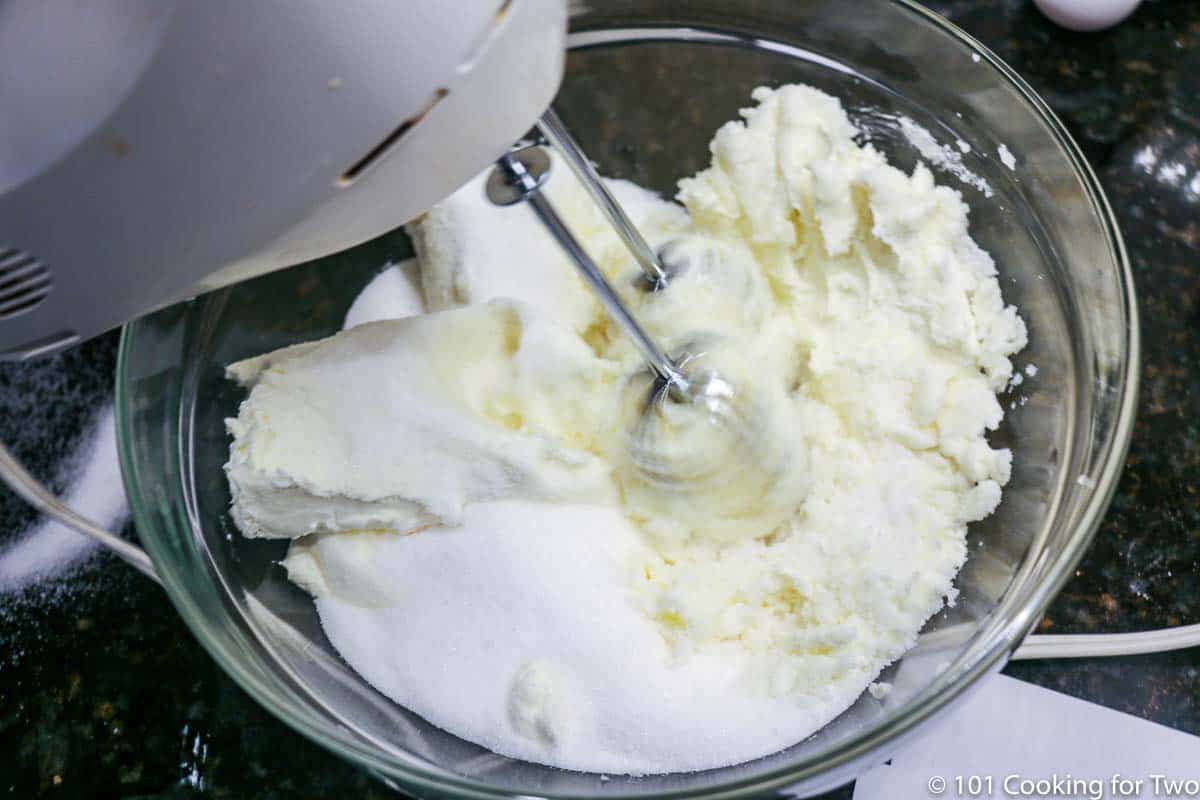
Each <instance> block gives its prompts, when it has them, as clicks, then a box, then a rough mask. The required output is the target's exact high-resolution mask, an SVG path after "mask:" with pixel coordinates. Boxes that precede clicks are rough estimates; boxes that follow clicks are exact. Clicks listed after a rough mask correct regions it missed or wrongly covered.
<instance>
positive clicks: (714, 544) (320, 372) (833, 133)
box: [226, 86, 1026, 774]
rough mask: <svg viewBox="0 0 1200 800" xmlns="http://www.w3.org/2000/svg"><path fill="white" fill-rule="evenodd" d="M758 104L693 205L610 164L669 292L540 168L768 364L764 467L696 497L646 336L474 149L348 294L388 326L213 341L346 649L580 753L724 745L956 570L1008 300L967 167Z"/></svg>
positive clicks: (246, 444) (701, 334)
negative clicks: (657, 401) (946, 169)
mask: <svg viewBox="0 0 1200 800" xmlns="http://www.w3.org/2000/svg"><path fill="white" fill-rule="evenodd" d="M753 96H754V99H755V101H757V104H756V105H755V106H754V107H752V108H750V109H747V110H745V111H743V113H742V116H743V117H744V120H743V121H738V122H730V123H728V124H726V125H725V126H723V127H722V128H721V129H720V130H719V131H718V132H717V134H716V137H715V138H714V140H713V142H712V145H711V150H712V164H711V166H710V167H709V168H708V169H705V170H704V171H702V172H700V173H699V174H698V175H696V176H694V177H692V178H687V179H685V180H683V181H681V182H680V184H679V193H678V195H677V199H678V200H679V201H680V203H682V208H681V207H680V206H678V205H675V204H672V203H669V202H667V201H664V200H662V199H660V198H658V197H657V196H655V195H653V194H652V193H650V192H647V191H645V190H643V189H641V188H639V187H637V186H634V185H632V184H630V183H627V182H623V181H609V182H608V184H609V187H610V188H611V189H612V190H613V191H614V193H615V194H616V195H617V197H618V199H619V200H620V201H621V202H622V203H623V205H624V206H625V208H626V210H627V211H628V212H629V213H630V216H631V217H632V218H633V221H634V222H635V223H636V225H637V226H638V227H639V229H640V230H641V231H642V232H643V234H644V235H645V236H646V237H647V239H649V241H650V242H651V244H653V245H654V246H655V247H656V248H658V249H659V250H660V251H661V252H662V253H663V257H664V260H666V261H668V262H671V263H676V264H678V265H679V267H680V271H679V273H678V275H676V276H675V277H674V279H673V280H672V281H671V283H670V285H669V286H668V287H667V288H665V289H664V290H662V291H659V292H646V291H643V290H642V289H640V288H638V286H637V283H638V281H637V280H636V278H637V276H638V275H639V271H638V267H637V266H636V264H634V263H633V262H632V260H631V258H630V257H629V256H628V254H627V252H626V250H625V249H624V248H623V246H622V244H621V242H620V241H619V240H618V238H617V237H616V235H615V234H614V233H613V232H612V231H611V229H610V228H609V227H608V226H607V224H606V223H605V220H604V219H603V218H602V217H601V215H600V214H599V212H598V211H597V210H596V209H595V208H594V207H593V206H592V205H591V201H590V200H589V198H588V197H587V195H586V194H585V193H584V192H583V190H582V188H581V187H580V186H579V184H578V183H576V181H575V179H574V178H573V177H572V176H571V175H570V173H569V172H568V171H567V170H566V169H565V168H564V167H563V166H562V164H556V165H555V167H554V170H553V173H552V175H553V177H552V178H551V179H550V182H549V184H548V191H549V192H550V194H551V196H552V198H553V200H554V202H555V204H556V205H557V206H558V208H559V209H560V211H561V213H562V214H563V216H564V217H565V218H566V219H567V221H568V222H569V224H570V225H571V227H572V229H573V230H574V231H575V233H576V235H577V236H578V237H579V238H580V239H581V240H582V241H583V242H584V244H585V245H586V247H587V249H588V251H589V253H591V255H592V256H593V258H594V259H595V260H596V261H597V263H598V264H599V265H600V266H601V268H602V269H603V270H604V272H605V273H606V275H607V276H608V278H609V279H610V280H611V281H612V282H613V283H614V285H616V286H617V287H618V288H619V289H620V291H621V292H622V294H623V296H624V299H625V300H626V301H627V302H628V303H629V304H630V305H631V306H632V307H633V308H634V309H635V310H636V311H637V313H638V316H639V319H641V320H642V321H643V324H644V325H645V326H646V327H647V328H648V329H649V330H650V331H651V332H652V333H653V334H654V335H656V336H657V337H658V338H659V340H660V341H663V342H665V343H666V345H667V348H668V349H669V350H670V351H672V352H688V353H691V354H693V355H695V356H697V360H698V361H705V360H706V362H707V363H711V364H714V365H717V366H719V367H720V369H721V371H722V374H723V375H728V376H730V379H731V380H732V381H733V382H734V383H735V384H736V385H739V386H743V387H749V388H751V389H752V390H753V392H754V397H755V401H756V402H758V403H759V407H760V408H761V413H762V414H763V415H764V423H763V424H765V425H767V426H768V429H769V431H770V432H771V438H772V443H773V445H777V446H778V448H779V453H778V454H777V457H778V466H779V469H778V471H777V473H774V474H775V478H774V479H773V480H771V481H767V482H762V481H756V480H752V479H751V478H749V477H744V476H742V475H741V473H742V472H754V471H753V470H749V471H742V470H734V471H731V472H730V474H728V475H724V474H720V473H719V471H718V473H714V474H716V475H717V476H718V477H717V478H714V479H713V480H710V481H709V482H708V483H705V484H704V486H703V487H702V489H703V491H704V492H706V493H708V495H711V496H709V497H708V499H707V500H706V502H704V503H693V502H691V501H690V500H689V492H691V491H694V490H695V489H696V487H688V486H682V485H681V486H658V485H655V484H653V483H652V482H648V481H647V480H646V478H645V475H644V474H642V473H641V472H639V471H638V470H635V469H631V468H630V466H629V463H628V460H629V456H628V451H629V439H628V436H629V426H630V407H631V401H630V396H631V392H633V391H634V389H633V388H632V387H634V386H635V385H637V384H638V380H639V378H638V376H640V375H641V374H642V371H643V366H642V362H641V360H640V359H639V357H638V354H637V353H636V352H635V351H634V350H633V349H632V347H631V346H630V345H629V344H628V343H627V341H626V340H625V338H624V337H622V336H620V335H617V334H615V333H614V332H613V330H612V329H611V326H610V323H609V321H608V318H607V317H606V316H605V314H604V313H603V311H602V309H601V308H600V307H599V305H598V304H597V303H596V302H595V300H593V298H592V296H591V294H589V292H588V290H587V288H586V287H585V286H584V285H583V283H582V282H581V281H580V279H579V278H578V277H576V274H575V272H574V271H573V270H572V269H571V267H570V266H569V265H568V264H567V263H566V261H565V259H564V257H563V256H562V255H561V254H560V252H559V251H558V250H557V248H556V247H555V245H554V243H553V242H551V241H550V240H549V239H548V238H547V237H546V235H545V234H544V233H543V231H542V229H541V228H540V226H539V225H538V223H537V222H536V220H535V219H534V216H533V213H532V212H531V210H530V209H528V208H526V207H522V206H517V207H512V208H497V207H493V206H492V205H490V204H489V203H488V202H487V200H486V199H485V198H484V192H483V181H484V179H485V176H480V177H478V178H477V179H475V180H474V181H472V182H471V183H470V184H468V185H467V186H465V187H464V188H463V189H461V190H460V191H459V192H457V193H456V194H455V195H453V196H452V197H450V198H448V199H447V200H446V201H444V202H443V203H442V204H440V205H439V206H438V207H436V208H434V209H433V210H432V211H430V212H429V213H428V214H427V215H426V216H425V217H424V218H422V219H421V220H420V221H418V222H417V223H415V224H414V225H413V226H412V227H411V233H412V235H413V239H414V241H415V243H416V245H417V255H418V259H419V268H418V270H417V271H416V272H413V271H411V270H410V271H409V272H406V273H403V274H399V273H388V275H389V277H387V278H386V279H382V278H381V280H379V281H377V282H376V284H373V285H372V287H370V288H369V289H368V294H369V295H371V296H370V297H367V298H363V299H361V300H360V302H359V303H356V307H360V306H361V307H370V308H373V309H381V308H383V309H387V308H391V309H392V310H391V313H390V314H388V313H387V312H378V313H377V314H376V316H380V315H390V316H395V317H403V318H401V319H385V320H380V321H373V322H366V323H364V324H357V325H355V326H354V327H350V328H348V329H347V330H345V331H343V332H342V333H340V334H338V335H336V336H333V337H331V338H329V339H325V340H322V341H318V342H312V343H307V344H301V345H297V346H294V347H290V348H286V349H284V350H280V351H277V352H274V353H270V354H267V355H264V356H260V357H258V358H254V359H250V360H247V361H243V362H239V363H237V364H234V365H233V366H231V367H230V369H229V373H230V375H231V376H232V377H233V378H235V379H236V380H238V381H239V382H241V383H242V384H244V385H245V386H246V387H248V388H249V390H250V391H249V396H248V397H247V399H246V400H245V402H244V403H243V404H242V406H241V409H240V411H239V413H238V416H237V418H236V419H231V420H229V423H228V425H229V430H230V432H231V433H232V435H233V443H232V445H231V448H230V458H229V463H228V464H227V466H226V471H227V473H228V477H229V481H230V486H231V490H232V494H233V509H232V514H233V518H234V520H235V521H236V523H237V525H238V526H239V528H240V529H241V530H242V532H243V533H244V534H245V535H247V536H261V537H277V538H290V539H293V540H294V541H293V542H292V544H291V545H290V550H289V553H288V556H287V558H286V559H285V561H284V566H285V567H286V568H287V570H288V574H289V576H290V577H291V579H292V580H293V581H295V582H296V583H298V584H299V585H300V586H302V587H304V588H305V589H306V590H307V591H309V592H310V593H311V594H312V595H313V597H314V598H315V602H316V607H317V611H318V613H319V615H320V618H321V622H322V625H323V627H324V629H325V632H326V633H327V635H328V637H329V640H330V641H331V642H332V644H333V645H334V647H336V648H337V650H338V652H340V653H341V655H342V656H343V657H344V658H345V659H346V661H347V662H348V663H349V664H350V665H351V666H352V667H353V668H354V669H355V670H356V671H358V673H360V674H361V675H362V676H363V677H364V678H365V679H366V680H367V681H368V682H369V683H371V684H372V685H374V686H375V687H376V688H377V689H379V690H380V691H381V692H383V693H384V694H385V695H387V696H389V697H391V698H392V699H394V700H395V701H396V702H398V703H400V704H401V705H403V706H405V707H407V708H409V709H411V710H413V711H414V712H416V713H418V714H420V715H421V716H423V717H424V718H425V719H427V720H429V721H430V722H431V723H433V724H434V725H437V726H438V727H440V728H443V729H445V730H447V731H449V732H451V733H454V734H456V735H458V736H461V737H463V738H465V739H468V740H470V741H473V742H476V743H478V744H480V745H483V746H485V747H488V748H490V749H492V750H494V751H496V752H498V753H501V754H503V755H507V756H511V757H514V758H522V759H527V760H530V761H536V762H540V763H544V764H551V765H555V766H560V767H564V768H568V769H577V770H586V771H595V772H606V773H631V774H644V773H662V772H675V771H685V770H699V769H707V768H713V767H719V766H724V765H729V764H735V763H739V762H742V761H746V760H749V759H753V758H756V757H759V756H764V755H767V754H769V753H773V752H775V751H778V750H780V749H783V748H785V747H787V746H789V745H792V744H794V743H796V742H798V741H800V740H802V739H804V738H805V737H807V736H808V735H809V734H811V733H813V732H814V731H816V730H817V729H818V728H820V727H821V726H823V725H824V724H826V723H827V722H829V721H830V720H831V719H832V718H834V717H835V716H837V715H838V714H840V713H841V712H842V711H844V710H845V709H846V708H847V707H848V706H849V705H850V704H851V703H853V702H854V701H855V700H856V699H857V698H858V697H859V695H860V694H862V692H863V691H864V690H865V689H867V687H868V685H869V684H871V683H872V681H874V680H875V678H876V676H877V675H878V673H879V672H880V670H881V669H882V668H883V667H885V666H886V665H887V664H889V663H890V662H892V661H894V660H895V659H897V658H898V657H899V656H901V655H902V654H903V653H904V652H905V650H906V649H908V648H909V647H911V646H912V645H913V643H914V642H915V639H916V635H917V633H918V631H919V630H920V628H921V626H922V625H923V624H924V622H925V621H926V620H927V619H928V618H929V617H930V616H931V615H933V614H934V613H935V612H937V611H938V610H939V609H940V608H941V607H942V606H943V604H944V603H945V602H946V600H947V598H952V597H953V596H954V592H955V590H954V587H953V580H954V576H955V574H956V573H957V571H958V569H959V567H960V566H961V565H962V564H963V562H964V560H965V558H966V554H967V553H966V544H965V536H966V530H967V525H968V523H970V522H973V521H976V520H979V519H982V518H983V517H985V516H987V515H988V514H990V513H991V512H992V511H993V510H994V509H995V508H996V506H997V504H998V503H999V502H1000V494H1001V487H1002V486H1003V485H1004V484H1005V483H1006V482H1007V481H1008V478H1009V472H1010V468H1011V454H1010V453H1009V451H1007V450H994V449H992V448H991V447H990V446H989V445H988V442H987V440H986V433H987V431H988V430H990V429H994V428H995V427H996V426H997V425H998V424H999V423H1000V421H1001V418H1002V416H1003V412H1002V409H1001V406H1000V405H999V403H998V402H997V399H996V393H997V392H998V391H1000V390H1001V389H1003V388H1004V386H1005V385H1006V384H1007V382H1008V381H1009V379H1010V377H1011V375H1012V365H1011V362H1010V361H1009V357H1010V356H1011V355H1013V354H1014V353H1015V352H1017V351H1018V350H1020V349H1021V348H1022V347H1023V346H1024V344H1025V341H1026V333H1025V327H1024V325H1023V323H1022V321H1021V319H1020V318H1019V317H1018V315H1017V312H1016V309H1014V308H1013V307H1011V306H1005V304H1004V301H1003V299H1002V298H1001V294H1000V286H999V283H998V281H997V277H996V271H995V267H994V265H993V262H992V260H991V258H990V257H989V256H988V255H987V253H985V252H984V251H983V250H981V249H980V248H979V247H978V246H977V245H976V244H975V243H974V242H973V241H972V239H971V238H970V236H969V233H968V226H967V211H968V210H967V206H966V205H965V204H964V202H963V200H962V199H961V197H960V195H959V194H958V193H957V192H956V191H954V190H952V189H949V188H946V187H940V186H937V185H935V184H934V181H933V177H932V175H931V174H930V172H929V170H928V169H926V168H925V167H924V166H918V167H917V168H916V170H915V171H914V172H913V173H912V174H911V175H906V174H904V173H902V172H901V171H899V170H897V169H895V168H893V167H891V166H889V165H888V164H887V163H886V161H885V160H884V158H883V156H882V155H881V154H879V153H878V152H876V151H875V150H874V149H872V148H871V147H870V146H869V145H868V146H863V145H859V144H856V142H855V136H856V133H857V131H856V129H855V128H854V126H853V125H852V124H851V123H850V121H849V120H848V119H847V117H846V115H845V113H844V112H843V110H842V107H841V105H840V104H839V103H838V101H837V100H835V99H834V98H832V97H830V96H828V95H825V94H823V93H821V92H819V91H817V90H815V89H812V88H808V87H804V86H785V87H782V88H779V89H775V90H770V89H758V90H756V91H755V92H754V95H753ZM389 298H391V300H389ZM389 302H391V305H389ZM698 441H701V442H703V441H704V440H703V438H702V437H701V439H699V440H698ZM692 444H693V445H694V444H695V442H694V441H693V443H692ZM662 446H664V447H672V446H674V445H672V443H671V442H669V441H668V442H664V443H663V445H662ZM699 455H700V457H701V458H703V456H704V453H703V452H701V453H700V454H699ZM773 458H774V456H773ZM716 466H719V465H714V469H715V468H716ZM735 473H736V474H735ZM697 509H703V513H700V512H699V511H697Z"/></svg>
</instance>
